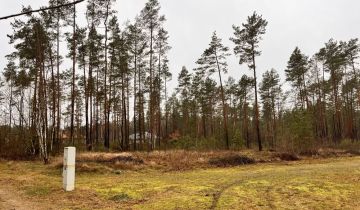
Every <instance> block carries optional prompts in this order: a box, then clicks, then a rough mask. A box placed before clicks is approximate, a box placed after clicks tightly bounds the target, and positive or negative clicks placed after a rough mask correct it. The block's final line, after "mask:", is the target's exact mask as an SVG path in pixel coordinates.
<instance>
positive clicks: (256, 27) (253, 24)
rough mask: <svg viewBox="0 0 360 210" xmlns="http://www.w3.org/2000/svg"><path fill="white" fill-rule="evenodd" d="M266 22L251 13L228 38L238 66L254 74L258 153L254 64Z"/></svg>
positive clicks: (260, 148)
mask: <svg viewBox="0 0 360 210" xmlns="http://www.w3.org/2000/svg"><path fill="white" fill-rule="evenodd" d="M267 24H268V22H267V21H266V20H265V19H263V18H262V16H261V15H258V14H256V12H254V13H253V15H251V16H249V17H248V18H247V23H244V24H242V27H239V26H233V29H234V36H235V37H234V38H230V40H231V41H233V42H234V44H235V48H234V52H235V54H236V55H238V56H240V62H239V63H240V64H243V63H247V64H248V67H249V68H250V69H252V70H253V72H254V89H255V109H254V112H255V128H256V134H257V140H258V146H259V151H261V150H262V144H261V134H260V121H259V105H258V97H257V77H256V63H255V58H256V57H257V56H260V55H261V51H260V50H258V49H257V48H259V42H260V41H261V40H262V35H264V34H265V32H266V26H267Z"/></svg>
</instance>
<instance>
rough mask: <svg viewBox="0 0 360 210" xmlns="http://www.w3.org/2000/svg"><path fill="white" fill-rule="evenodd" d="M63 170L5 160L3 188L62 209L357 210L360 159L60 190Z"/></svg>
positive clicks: (82, 178)
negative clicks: (68, 191) (10, 188)
mask: <svg viewBox="0 0 360 210" xmlns="http://www.w3.org/2000/svg"><path fill="white" fill-rule="evenodd" d="M61 181H62V180H61V169H54V167H51V166H43V165H42V164H41V163H34V162H0V185H1V186H2V188H4V186H6V187H12V188H15V189H18V190H20V191H22V192H23V195H24V196H25V197H27V198H29V199H31V200H32V201H34V202H39V203H40V204H43V205H47V206H48V207H49V206H54V207H57V208H63V209H271V208H275V209H354V208H356V207H358V206H360V200H359V199H358V198H359V197H360V190H359V189H360V158H359V157H354V158H338V159H327V160H306V161H300V162H295V163H285V164H284V163H276V164H255V165H247V166H241V167H234V168H215V169H199V170H190V171H182V172H176V171H172V172H163V171H157V170H153V169H149V170H141V171H123V172H121V173H118V174H117V173H111V172H110V171H108V172H106V173H78V174H77V177H76V190H75V191H74V192H71V193H65V192H64V191H63V190H62V189H61V186H62V184H61Z"/></svg>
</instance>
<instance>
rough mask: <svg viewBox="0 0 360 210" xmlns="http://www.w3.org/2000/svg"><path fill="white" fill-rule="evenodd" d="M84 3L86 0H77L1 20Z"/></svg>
mask: <svg viewBox="0 0 360 210" xmlns="http://www.w3.org/2000/svg"><path fill="white" fill-rule="evenodd" d="M83 1H85V0H77V1H74V2H71V3H68V4H61V5H57V6H53V7H47V8H41V9H37V10H30V11H26V12H22V13H18V14H14V15H9V16H5V17H1V18H0V20H6V19H8V18H13V17H17V16H21V15H28V14H32V13H35V12H42V11H46V10H53V9H58V8H61V7H67V6H72V5H75V4H78V3H81V2H83Z"/></svg>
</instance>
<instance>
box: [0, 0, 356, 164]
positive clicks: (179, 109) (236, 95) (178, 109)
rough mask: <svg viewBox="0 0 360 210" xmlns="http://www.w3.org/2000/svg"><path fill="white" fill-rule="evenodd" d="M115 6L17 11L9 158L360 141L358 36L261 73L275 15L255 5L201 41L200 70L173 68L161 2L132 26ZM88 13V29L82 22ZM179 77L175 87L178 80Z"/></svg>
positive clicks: (7, 87) (0, 79)
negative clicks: (234, 72) (72, 149)
mask: <svg viewBox="0 0 360 210" xmlns="http://www.w3.org/2000/svg"><path fill="white" fill-rule="evenodd" d="M80 3H81V4H86V5H87V6H86V13H85V14H79V13H78V11H77V4H80ZM114 3H115V0H105V1H104V0H88V1H77V2H74V3H71V2H70V1H69V0H49V3H48V5H45V6H44V7H43V9H41V10H40V11H39V12H32V8H31V7H30V6H28V7H23V9H22V12H23V13H24V15H22V16H21V17H15V18H13V19H11V27H12V31H13V33H12V34H8V35H7V37H8V40H9V44H10V45H12V46H13V52H12V53H10V54H8V55H7V56H6V58H5V59H6V60H7V65H6V67H5V68H4V69H2V70H0V71H1V76H0V106H1V107H2V108H1V110H0V111H1V114H0V117H1V124H0V154H1V156H2V157H7V158H9V157H10V158H20V159H28V158H40V159H41V160H43V161H44V163H48V162H49V160H50V158H51V156H54V155H57V154H59V153H61V152H62V148H63V147H64V146H68V145H73V146H76V147H77V148H78V150H82V151H103V152H109V151H147V152H150V151H157V150H174V149H184V150H200V151H204V150H205V151H208V150H236V151H237V150H242V149H256V150H259V151H262V150H270V151H286V152H293V153H299V154H306V153H311V152H312V151H314V150H316V149H318V148H320V147H335V148H336V147H341V146H344V145H350V148H351V145H355V144H359V137H360V110H359V105H360V87H359V82H360V80H359V79H360V72H359V65H358V58H359V52H360V45H359V40H358V39H357V38H354V39H350V40H335V39H330V40H328V41H327V40H324V45H323V47H322V48H321V49H318V52H317V53H316V54H314V55H305V54H304V53H303V52H302V51H301V49H300V48H299V47H296V46H294V49H293V52H292V53H291V54H289V56H288V60H284V63H287V67H286V69H273V68H271V66H269V69H268V70H267V71H266V72H265V73H263V74H262V75H259V71H260V70H259V69H258V68H257V59H258V58H259V57H260V56H262V55H261V54H262V53H261V42H262V40H263V39H266V35H267V29H268V21H267V20H266V17H263V16H262V15H261V14H258V13H257V12H253V13H252V14H249V16H248V18H247V19H246V21H245V22H243V23H229V27H232V28H233V35H232V36H231V37H219V36H218V34H217V33H216V32H214V33H212V34H209V36H208V37H204V39H208V43H209V44H208V46H204V50H203V53H202V54H200V55H199V56H198V59H197V62H196V68H194V69H188V68H187V67H185V66H184V67H181V66H180V67H179V68H180V69H181V72H180V74H179V75H173V74H172V71H173V70H172V69H170V67H169V62H170V61H169V59H168V53H169V51H170V50H171V46H170V44H169V37H170V36H171V34H170V33H169V32H168V31H167V29H166V27H165V23H166V21H167V20H166V16H165V15H164V14H163V13H162V10H161V5H160V3H159V2H158V0H149V1H148V2H147V3H146V4H145V5H144V7H143V9H142V10H141V11H139V13H138V15H137V17H136V18H135V19H134V20H131V21H128V22H126V23H120V22H119V20H118V17H117V15H118V13H117V11H116V10H115V8H114V6H113V5H114ZM59 5H60V6H59ZM61 5H62V6H61ZM51 7H53V8H52V9H46V8H51ZM81 15H85V17H86V24H85V25H80V24H79V23H78V21H77V17H78V16H81ZM232 24H234V25H232ZM2 36H5V34H4V35H2ZM224 39H228V40H231V42H232V45H231V46H225V45H224V44H223V40H224ZM62 43H66V45H67V49H66V53H65V52H64V49H61V44H62ZM231 55H234V56H236V57H237V59H238V62H239V73H238V75H239V76H238V77H235V78H234V77H231V76H230V77H229V76H227V73H228V65H227V59H228V57H229V56H231ZM70 63H71V64H70ZM68 64H70V65H68ZM241 65H243V67H240V66H241ZM244 66H245V67H246V68H247V69H244V68H245V67H244ZM245 71H248V72H250V73H251V75H252V76H247V75H246V74H244V72H245ZM282 72H285V76H286V80H285V81H281V79H280V76H279V73H282ZM170 80H177V84H178V86H177V87H176V88H171V87H169V85H168V84H169V81H170Z"/></svg>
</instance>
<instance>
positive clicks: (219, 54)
mask: <svg viewBox="0 0 360 210" xmlns="http://www.w3.org/2000/svg"><path fill="white" fill-rule="evenodd" d="M228 51H229V48H227V47H225V46H224V45H223V44H222V43H221V39H220V38H218V37H217V35H216V32H214V33H213V35H212V37H211V42H210V44H209V48H208V49H206V50H205V51H204V53H203V54H202V56H201V58H200V59H199V60H198V61H197V64H198V65H200V68H199V70H201V71H205V74H209V75H211V74H213V73H216V72H217V73H218V76H219V81H220V94H221V101H222V109H223V119H224V121H223V123H224V141H225V143H226V148H227V149H230V142H229V131H228V125H227V121H228V119H227V118H228V116H227V104H226V100H225V91H224V87H223V82H222V76H221V74H222V73H225V74H226V73H227V63H226V57H227V56H229V55H230V54H229V53H228Z"/></svg>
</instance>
